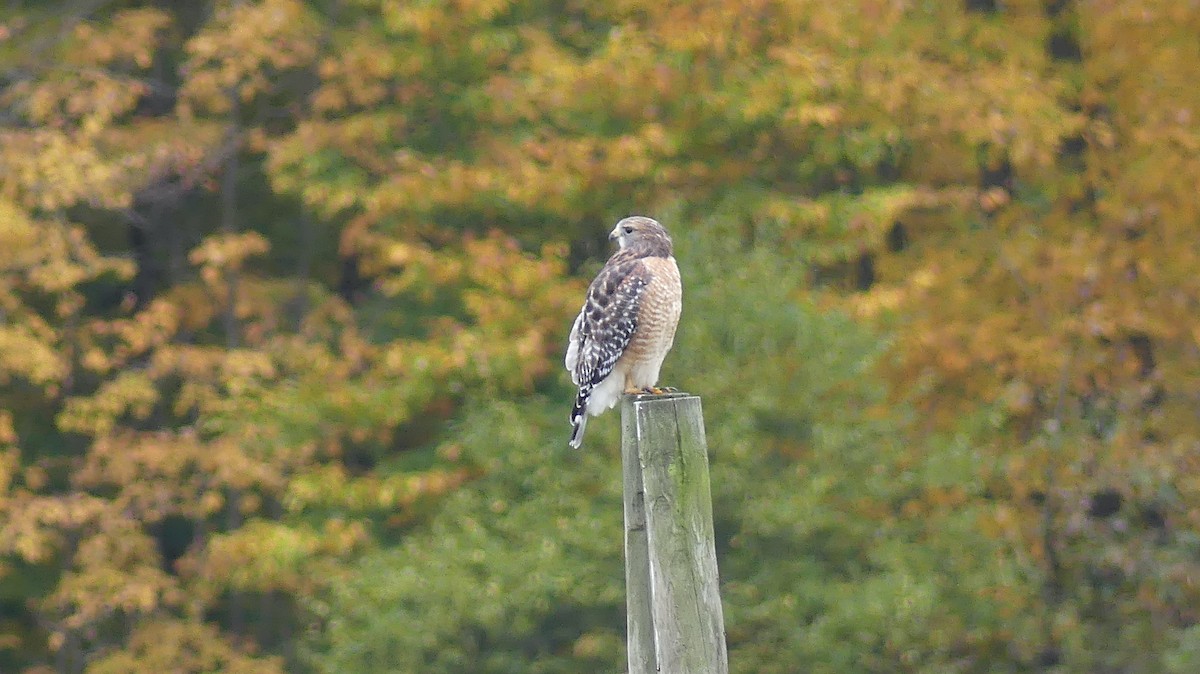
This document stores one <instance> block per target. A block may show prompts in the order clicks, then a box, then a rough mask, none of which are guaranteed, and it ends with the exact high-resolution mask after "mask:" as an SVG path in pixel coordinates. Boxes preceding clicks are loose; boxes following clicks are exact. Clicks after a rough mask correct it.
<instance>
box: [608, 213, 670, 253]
mask: <svg viewBox="0 0 1200 674" xmlns="http://www.w3.org/2000/svg"><path fill="white" fill-rule="evenodd" d="M608 238H610V239H614V240H616V242H617V243H618V244H619V245H620V246H621V250H626V249H629V248H636V249H638V252H641V253H642V254H643V255H656V256H662V257H667V256H669V255H671V237H670V235H668V234H667V230H666V228H664V227H663V226H662V225H660V224H658V221H657V220H654V219H653V218H647V217H645V216H642V215H631V216H629V217H628V218H625V219H624V220H622V221H620V222H618V223H617V226H616V227H613V230H612V231H611V232H609V233H608ZM643 248H644V249H645V251H641V249H643Z"/></svg>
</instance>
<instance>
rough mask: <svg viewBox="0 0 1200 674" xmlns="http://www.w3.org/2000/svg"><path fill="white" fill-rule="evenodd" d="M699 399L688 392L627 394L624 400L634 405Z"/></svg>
mask: <svg viewBox="0 0 1200 674" xmlns="http://www.w3.org/2000/svg"><path fill="white" fill-rule="evenodd" d="M697 397H699V396H695V395H692V394H691V393H687V392H686V391H672V392H670V393H626V394H625V396H624V399H625V400H627V401H629V402H633V403H645V402H653V401H655V400H679V399H680V398H697Z"/></svg>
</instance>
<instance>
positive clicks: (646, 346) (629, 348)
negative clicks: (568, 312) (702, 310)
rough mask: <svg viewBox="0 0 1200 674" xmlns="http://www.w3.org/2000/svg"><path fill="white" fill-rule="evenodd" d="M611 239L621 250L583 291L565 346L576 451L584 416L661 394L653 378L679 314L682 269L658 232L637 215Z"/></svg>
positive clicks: (616, 229)
mask: <svg viewBox="0 0 1200 674" xmlns="http://www.w3.org/2000/svg"><path fill="white" fill-rule="evenodd" d="M608 238H610V239H616V240H617V242H618V243H619V244H620V250H618V251H617V252H616V253H614V254H613V256H612V257H610V258H608V262H607V263H606V264H605V265H604V268H603V269H601V270H600V273H599V274H597V275H596V279H595V280H594V281H592V285H591V286H590V287H589V288H588V292H587V299H586V300H585V301H584V303H583V309H581V310H580V311H579V316H578V317H577V318H576V319H575V324H574V325H573V326H571V337H570V338H569V343H568V344H567V357H566V366H567V370H569V371H570V372H571V381H573V382H574V383H575V385H576V386H578V387H579V395H578V396H576V397H575V406H574V407H573V408H572V409H571V425H572V427H573V430H572V433H571V442H570V445H571V446H572V447H574V448H576V449H578V448H579V445H580V443H582V442H583V430H584V428H585V427H586V426H587V418H588V417H589V416H593V417H594V416H596V415H598V414H600V413H602V412H604V411H605V410H608V409H611V408H612V407H613V406H614V405H616V404H617V401H618V400H620V399H621V395H622V394H624V393H634V392H639V391H640V392H655V393H657V392H659V390H658V389H656V388H654V385H655V384H656V383H657V382H658V371H659V368H661V367H662V362H663V358H665V357H666V356H667V352H668V351H670V350H671V344H672V342H674V340H675V326H676V325H678V324H679V312H680V311H681V310H682V309H683V288H682V287H681V286H680V284H679V267H677V266H676V265H675V258H674V257H673V256H672V248H671V237H670V236H668V235H667V230H666V229H664V228H663V226H662V225H660V224H658V222H656V221H654V220H652V219H650V218H646V217H642V216H638V215H635V216H632V217H628V218H625V219H624V220H622V221H620V222H618V223H617V226H616V227H614V228H613V230H612V232H611V233H609V235H608Z"/></svg>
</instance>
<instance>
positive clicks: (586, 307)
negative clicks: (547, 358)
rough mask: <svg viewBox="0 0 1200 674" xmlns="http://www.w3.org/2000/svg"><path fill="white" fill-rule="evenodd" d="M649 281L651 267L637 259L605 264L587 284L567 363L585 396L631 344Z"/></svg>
mask: <svg viewBox="0 0 1200 674" xmlns="http://www.w3.org/2000/svg"><path fill="white" fill-rule="evenodd" d="M649 283H650V270H649V269H647V268H646V265H644V264H642V261H641V260H638V259H634V260H624V261H621V262H616V263H613V264H609V265H607V266H605V267H604V269H601V270H600V273H599V274H598V275H597V276H596V278H595V280H594V281H592V285H591V286H590V287H589V288H588V293H587V299H586V300H585V301H584V303H583V309H582V310H580V312H579V316H578V317H576V319H575V324H574V326H573V327H572V328H571V336H570V343H569V344H568V345H567V357H566V363H565V364H566V366H567V369H568V370H570V371H571V381H573V382H574V383H575V385H577V386H579V389H580V391H579V394H580V398H582V399H583V400H585V401H586V399H587V394H588V392H590V391H591V389H592V387H593V386H595V385H596V384H599V383H600V382H602V381H604V378H605V377H607V376H608V375H609V374H610V373H611V372H612V370H613V366H614V365H616V363H617V359H618V358H620V357H621V354H622V353H624V352H625V347H626V346H628V345H629V340H630V339H631V338H632V337H633V333H634V331H635V330H636V329H637V322H638V308H639V301H640V299H641V296H642V292H643V291H644V290H645V289H646V286H647V285H649Z"/></svg>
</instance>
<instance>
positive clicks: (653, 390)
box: [625, 386, 679, 396]
mask: <svg viewBox="0 0 1200 674" xmlns="http://www.w3.org/2000/svg"><path fill="white" fill-rule="evenodd" d="M678 392H679V389H677V388H674V387H672V386H663V387H662V388H659V387H657V386H647V387H645V388H633V387H630V388H627V389H625V393H626V394H629V395H647V394H649V395H656V396H660V395H662V394H664V393H678Z"/></svg>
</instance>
